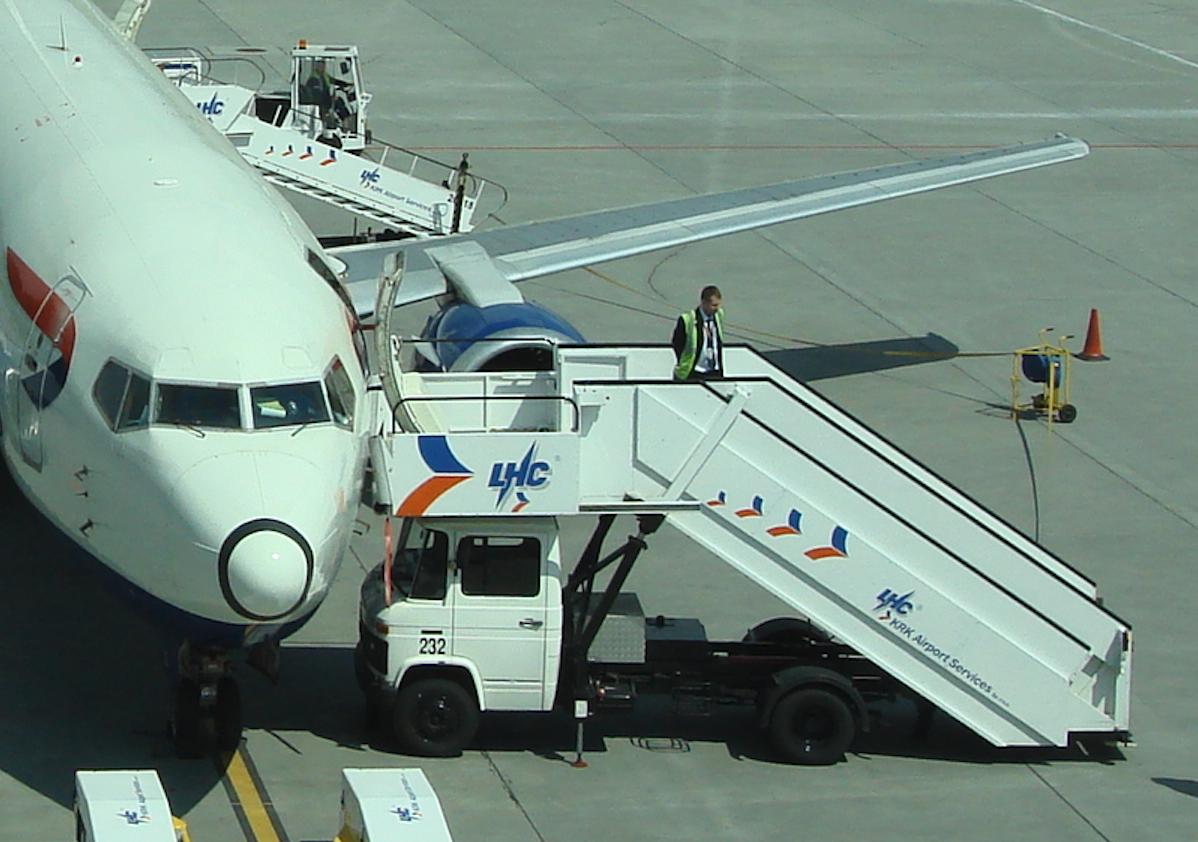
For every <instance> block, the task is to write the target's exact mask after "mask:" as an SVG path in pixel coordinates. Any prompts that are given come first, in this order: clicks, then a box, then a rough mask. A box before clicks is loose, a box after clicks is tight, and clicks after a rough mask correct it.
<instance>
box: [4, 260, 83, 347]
mask: <svg viewBox="0 0 1198 842" xmlns="http://www.w3.org/2000/svg"><path fill="white" fill-rule="evenodd" d="M4 265H5V269H6V270H7V272H8V285H9V286H10V287H12V293H13V295H14V296H16V299H17V303H18V304H20V305H21V309H22V310H24V311H25V314H26V315H27V316H29V318H30V319H32V320H33V323H34V324H36V325H37V329H38V330H39V331H41V332H42V333H43V334H44V335H45V336H46V338H48V339H49V340H50V341H51V342H53V343H54V345H55V347H57V348H58V350H59V353H61V354H62V358H63V360H65V361H66V364H67V365H68V366H70V364H71V355H72V354H74V353H75V319H74V318H72V316H71V309H70V307H68V306H67V303H66V302H65V301H63V300H62V299H61V298H59V297H58V295H57V294H56V293H55V292H54V291H53V290H51V289H50V287H49V285H48V284H47V283H46V282H45V281H43V280H42V279H41V278H40V277H38V274H37V273H36V272H34V271H33V270H32V269H30V268H29V265H28V264H27V263H26V262H25V261H24V260H22V259H21V258H19V257H17V254H16V252H14V251H13V250H12V249H5V250H4ZM42 302H45V306H43V305H42ZM39 308H40V309H39Z"/></svg>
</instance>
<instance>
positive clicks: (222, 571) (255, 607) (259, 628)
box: [0, 0, 1088, 752]
mask: <svg viewBox="0 0 1198 842" xmlns="http://www.w3.org/2000/svg"><path fill="white" fill-rule="evenodd" d="M1087 151H1088V149H1087V147H1086V145H1085V144H1084V143H1082V142H1080V141H1076V140H1070V139H1067V138H1062V139H1057V140H1052V141H1047V142H1045V143H1041V144H1036V145H1031V146H1025V147H1016V148H1012V149H1006V150H996V151H993V152H984V153H978V154H975V155H969V156H961V157H957V158H951V159H946V160H943V161H939V162H931V163H922V162H920V163H911V164H902V165H899V166H897V167H893V168H880V169H876V170H869V171H864V172H860V173H853V174H848V175H843V176H830V177H826V178H823V179H811V180H806V181H798V182H791V183H788V184H782V185H775V186H773V187H768V188H758V189H754V190H745V191H739V192H735V193H729V194H722V195H716V196H705V197H697V198H694V199H684V200H680V201H675V202H666V203H660V204H656V205H648V206H643V207H640V208H634V209H627V210H619V211H607V212H603V213H596V214H590V215H587V216H582V217H577V218H572V219H567V220H560V221H556V222H547V223H538V224H532V225H526V226H515V227H511V228H505V229H501V230H496V231H490V232H483V233H476V234H469V235H460V236H451V237H445V238H437V239H429V240H418V241H408V242H401V243H398V244H397V243H394V242H392V243H375V244H370V245H365V246H354V247H349V248H347V249H343V250H341V251H340V252H338V254H339V255H340V258H341V260H343V261H345V263H346V264H348V265H349V266H350V268H351V270H353V276H354V278H356V279H358V280H359V283H357V284H355V285H354V286H355V290H354V291H355V295H358V294H359V293H360V295H359V297H360V298H361V299H362V304H361V306H360V307H359V308H356V309H360V310H362V311H368V310H370V309H372V308H373V306H374V300H373V299H374V291H375V288H376V285H377V278H378V275H379V271H380V270H379V267H380V266H381V265H382V259H383V256H384V255H385V254H386V253H390V252H394V251H396V250H397V249H402V250H404V251H406V252H407V254H406V258H405V260H406V265H407V273H406V275H405V278H404V281H403V284H402V289H401V293H402V299H401V302H402V300H416V299H419V298H424V297H429V296H433V295H442V294H444V293H445V292H447V291H451V290H453V291H456V292H457V293H458V298H457V299H455V300H453V301H451V302H450V303H449V304H448V306H447V308H446V310H445V312H443V313H442V314H441V316H440V317H439V318H438V319H436V320H435V324H433V325H432V326H431V328H430V334H429V336H430V338H435V339H439V340H450V339H453V340H468V339H478V338H480V337H491V338H495V337H499V338H501V339H503V340H504V341H503V342H500V343H498V344H492V345H489V346H487V347H488V348H489V349H490V350H487V351H486V352H477V351H470V350H469V346H468V345H462V346H460V347H459V348H458V350H455V351H449V350H447V349H448V348H449V345H448V342H447V341H442V342H441V343H440V344H439V345H438V346H437V347H439V348H440V349H441V350H440V351H439V352H438V354H437V355H436V362H437V364H439V365H440V366H441V367H443V368H454V369H462V368H470V367H472V368H482V367H488V366H489V367H495V366H510V365H512V364H513V361H514V362H515V364H520V365H536V364H538V363H537V360H535V359H532V360H530V359H529V356H528V354H529V352H532V354H533V356H534V357H535V355H536V353H537V352H538V350H539V349H541V348H543V340H545V339H546V338H555V337H557V338H565V339H575V338H577V331H576V330H575V329H574V328H572V327H571V326H569V325H568V323H566V322H564V320H560V319H559V318H558V317H556V316H554V315H553V314H551V313H549V312H548V311H544V310H542V309H540V308H537V307H535V305H532V304H529V303H527V302H524V301H523V299H522V297H521V296H520V295H519V293H516V292H514V287H512V283H513V282H515V281H518V280H523V279H526V278H531V277H537V276H540V275H544V274H548V273H550V272H555V271H560V270H563V269H567V268H571V267H574V266H581V265H587V264H591V263H595V262H599V261H602V260H610V259H614V258H617V257H623V256H627V255H630V254H637V253H641V252H644V251H649V250H652V249H657V248H663V247H667V246H672V245H677V244H680V243H684V242H691V241H694V240H698V239H703V238H707V237H714V236H717V235H720V234H726V233H732V232H735V231H741V230H746V229H749V228H754V227H758V226H762V225H769V224H773V223H777V222H783V221H787V220H790V219H797V218H800V217H804V216H809V215H813V214H817V213H824V212H827V211H831V210H835V209H838V208H841V207H849V206H853V205H856V204H863V203H866V202H872V201H879V200H881V199H886V198H890V197H892V196H898V195H905V194H907V193H913V192H920V191H923V190H931V189H935V188H938V187H944V186H948V185H951V184H957V183H962V182H966V181H972V180H976V179H980V178H987V177H990V176H995V175H1001V174H1004V173H1007V172H1015V171H1018V170H1022V169H1029V168H1032V167H1037V166H1042V165H1046V164H1051V163H1056V162H1059V161H1065V160H1070V159H1072V158H1077V157H1081V156H1083V155H1085V154H1086V153H1087ZM0 249H3V252H4V273H5V280H6V281H7V283H5V284H3V285H0V286H2V288H0V363H2V364H3V372H4V380H3V393H2V394H0V424H2V429H3V451H4V456H5V460H6V462H7V464H8V467H9V471H10V473H11V475H12V477H13V479H14V481H15V482H16V483H17V484H18V486H19V487H20V488H21V490H22V491H23V492H24V493H25V494H26V495H27V496H28V497H29V498H30V500H32V501H33V503H34V505H35V506H36V507H37V509H38V510H39V511H40V512H41V513H42V514H43V515H44V516H45V518H46V519H47V520H48V521H49V522H50V523H51V524H53V526H54V527H56V528H57V529H58V530H60V531H61V532H62V533H63V534H65V535H66V536H68V537H69V538H70V539H71V540H72V541H73V542H74V544H75V546H76V547H77V548H78V550H79V555H80V557H81V558H82V559H84V560H85V561H86V562H88V563H89V564H90V565H91V566H92V567H94V568H95V569H96V570H98V571H101V572H102V573H103V574H104V575H105V576H106V577H107V578H108V579H109V580H110V581H111V582H112V583H113V584H114V585H115V588H116V590H117V592H118V593H120V594H121V595H123V596H124V597H126V598H127V599H128V600H129V601H130V602H131V603H132V604H134V605H135V606H137V607H138V608H140V609H141V610H142V611H143V612H144V613H145V614H146V615H147V616H148V617H150V618H151V620H152V621H153V622H154V623H155V625H156V626H157V627H158V628H160V629H161V630H162V632H163V635H164V637H165V639H166V641H167V643H168V645H169V646H170V647H171V650H170V651H171V653H172V654H173V655H176V656H177V657H175V658H174V661H175V662H176V663H177V665H178V669H177V671H176V675H175V679H176V692H175V700H176V701H175V714H174V732H175V738H176V743H177V745H178V747H179V748H180V750H181V751H186V752H192V751H194V750H196V749H197V748H198V747H199V746H200V745H201V733H202V732H204V733H206V732H207V728H206V727H204V722H205V721H206V720H207V719H208V718H210V719H211V720H212V722H213V723H214V729H213V730H214V733H215V739H216V742H217V744H218V745H219V746H220V747H221V748H229V747H232V746H234V745H236V743H237V741H238V739H239V736H240V730H241V718H240V706H239V701H238V691H237V685H236V684H235V683H234V681H233V680H232V678H231V676H230V674H229V666H230V662H231V660H232V658H233V656H234V655H236V654H238V653H240V652H243V651H246V650H249V651H257V652H261V653H266V654H267V655H277V649H278V641H279V640H281V639H282V638H284V637H285V636H286V635H288V634H289V633H291V632H293V631H294V630H296V629H297V628H298V627H299V626H300V625H302V624H303V623H304V622H305V621H306V620H307V619H308V618H309V617H311V615H312V613H313V612H314V611H315V610H316V608H317V606H318V605H319V604H320V602H321V600H322V598H323V597H324V596H325V594H326V592H327V591H328V588H329V586H330V582H331V581H332V579H333V577H334V574H335V572H336V570H337V567H338V565H339V564H340V562H341V559H342V557H343V555H344V554H345V552H346V548H347V545H348V542H349V539H350V535H351V525H352V521H353V518H354V515H355V512H356V508H357V505H358V502H359V495H360V489H361V486H362V482H363V473H364V466H365V461H366V456H365V453H366V449H367V448H366V443H367V438H368V435H369V434H370V433H371V432H373V431H372V430H371V429H370V426H371V419H369V418H367V417H366V416H367V414H368V413H367V411H366V406H367V403H366V371H365V365H366V363H365V359H364V356H363V353H362V349H363V343H362V342H361V341H360V333H359V331H358V328H359V323H358V321H357V314H356V313H355V308H354V307H353V306H351V301H350V297H349V295H348V294H347V289H346V287H345V285H343V284H342V283H341V282H340V281H339V279H338V272H339V271H340V269H341V268H342V265H341V264H340V263H339V262H338V260H337V259H336V258H334V257H331V256H330V254H329V253H328V252H326V251H325V250H324V249H323V248H322V247H321V245H320V243H319V242H318V241H317V239H316V237H315V236H313V234H312V233H311V232H310V231H309V230H308V228H307V227H306V226H305V224H304V223H303V222H302V221H301V219H300V217H299V216H298V215H297V214H296V213H295V212H294V211H293V210H292V208H291V207H290V206H289V205H288V204H287V203H286V202H285V201H284V200H283V199H282V198H281V197H280V196H279V195H278V194H277V193H276V192H275V190H274V189H273V188H272V187H270V186H269V185H267V184H266V183H264V182H263V180H262V178H261V177H260V176H259V175H258V174H256V173H255V171H254V170H252V169H251V168H250V167H249V166H248V165H247V164H246V163H245V162H244V161H243V160H242V159H241V158H240V157H239V156H238V153H237V152H236V151H235V149H234V148H233V146H232V145H231V144H230V143H229V142H228V141H227V140H226V139H225V138H224V137H223V136H222V135H221V134H219V133H218V132H217V131H216V130H214V129H213V127H212V126H211V125H210V124H209V123H208V121H207V120H206V119H205V118H204V117H203V115H201V114H200V113H199V112H198V111H197V109H196V108H195V107H194V105H193V104H192V103H190V102H189V101H188V100H187V98H186V97H185V96H184V94H183V93H181V92H180V91H179V90H178V89H177V88H175V87H174V86H173V85H172V84H170V82H169V81H168V80H167V79H166V78H165V77H164V75H163V74H162V73H161V72H160V71H159V70H157V69H156V68H155V67H154V66H153V65H152V63H151V62H150V61H149V60H147V59H146V58H145V57H144V56H143V55H142V54H141V53H140V52H139V51H138V50H137V49H136V48H135V47H134V46H133V45H132V44H130V43H129V42H128V41H127V40H126V39H125V38H123V37H122V36H121V34H120V33H119V32H118V31H117V30H116V29H115V28H114V27H113V25H112V23H111V21H109V20H108V19H106V18H104V17H103V16H102V15H101V14H100V13H99V12H98V11H97V10H96V9H95V8H94V7H93V6H91V5H90V3H88V2H87V0H4V3H3V8H2V9H0ZM500 314H502V315H503V316H504V317H505V318H504V319H498V318H496V317H497V316H498V315H500ZM513 324H515V325H516V327H513ZM505 355H506V356H505ZM513 355H514V356H513ZM266 660H270V659H269V658H267V659H266Z"/></svg>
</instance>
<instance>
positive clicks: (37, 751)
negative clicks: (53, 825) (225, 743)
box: [0, 467, 220, 837]
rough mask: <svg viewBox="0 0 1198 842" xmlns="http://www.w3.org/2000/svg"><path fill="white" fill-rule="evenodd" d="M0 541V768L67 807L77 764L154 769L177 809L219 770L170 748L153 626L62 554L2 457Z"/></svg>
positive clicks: (207, 786)
mask: <svg viewBox="0 0 1198 842" xmlns="http://www.w3.org/2000/svg"><path fill="white" fill-rule="evenodd" d="M0 547H3V550H2V553H0V617H3V622H2V623H0V675H2V676H3V679H2V681H3V686H4V688H5V692H4V693H0V769H2V770H3V772H4V773H5V774H7V775H9V776H10V777H12V778H13V779H15V780H17V781H20V782H21V783H23V784H24V785H25V786H27V787H29V788H30V789H32V790H34V791H36V792H39V793H41V794H43V795H44V796H46V797H47V798H49V799H51V800H53V801H54V802H56V803H58V804H60V805H62V806H63V807H66V808H69V807H70V806H71V803H72V798H73V795H74V774H75V770H77V769H121V768H124V769H133V768H137V769H144V768H157V769H158V770H159V771H160V773H161V774H162V778H163V781H164V783H165V784H166V786H167V791H168V795H169V797H170V799H171V805H172V807H173V808H174V809H175V811H176V813H182V812H186V811H187V810H188V809H189V808H190V807H191V806H192V805H193V804H195V803H196V802H197V801H198V800H199V799H200V798H202V797H203V796H204V794H206V793H207V792H208V791H209V790H211V788H212V787H214V786H217V785H219V781H220V777H219V775H218V774H217V772H216V769H215V768H214V767H213V765H212V764H210V763H198V764H197V763H187V762H185V761H179V760H176V759H175V758H174V756H173V753H172V751H171V746H170V743H169V741H168V740H167V738H166V723H167V717H168V714H169V710H170V705H169V700H170V692H169V685H168V682H167V673H166V670H165V669H164V668H163V661H162V649H161V647H160V645H159V639H158V636H157V633H156V632H155V631H154V629H153V628H152V627H151V626H149V625H147V624H146V623H145V622H143V621H142V620H141V619H140V618H139V617H138V616H136V615H135V614H133V613H132V612H131V611H130V610H129V609H127V608H126V607H125V605H124V604H123V603H122V602H120V601H119V600H118V599H116V598H115V596H114V595H113V594H111V593H109V592H108V591H107V590H105V589H104V588H103V587H102V586H101V585H100V584H99V582H98V581H97V580H95V579H93V578H92V576H91V575H90V574H89V573H88V572H87V570H86V568H85V567H84V566H83V565H81V564H80V563H79V562H78V561H77V560H76V559H75V558H73V557H72V555H73V554H72V545H71V544H70V542H69V541H68V540H67V539H66V538H65V537H64V536H62V535H60V534H59V533H58V532H57V531H56V530H55V529H54V528H53V527H51V526H50V525H49V523H47V522H46V521H45V520H43V519H42V518H41V516H40V515H38V514H37V512H36V510H35V509H34V508H33V506H32V505H31V504H30V503H29V502H28V501H27V500H26V499H25V498H24V496H23V495H22V494H21V493H20V491H19V490H18V489H17V487H16V486H15V484H14V483H13V481H12V479H11V477H10V476H9V474H8V470H7V468H6V467H0ZM69 834H70V825H69V824H68V823H64V825H63V827H62V833H60V834H58V835H60V836H63V837H66V836H68V835H69Z"/></svg>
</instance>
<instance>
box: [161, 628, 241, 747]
mask: <svg viewBox="0 0 1198 842" xmlns="http://www.w3.org/2000/svg"><path fill="white" fill-rule="evenodd" d="M229 668H230V664H229V657H228V654H227V653H226V652H223V651H219V650H200V651H193V650H192V649H191V647H190V646H189V645H188V644H186V643H185V644H183V646H182V647H180V649H179V680H178V681H177V682H176V684H175V689H174V708H173V713H172V717H171V724H170V732H171V737H172V739H173V741H174V745H175V754H176V755H178V756H179V757H186V758H196V757H202V756H204V754H205V753H207V752H208V751H210V750H212V749H215V750H216V751H218V752H225V751H233V750H234V749H236V748H237V746H238V745H239V744H240V743H241V691H240V690H239V688H238V686H237V681H236V680H235V679H234V678H233V676H232V675H230V669H229Z"/></svg>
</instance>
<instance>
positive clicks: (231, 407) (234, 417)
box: [154, 383, 241, 430]
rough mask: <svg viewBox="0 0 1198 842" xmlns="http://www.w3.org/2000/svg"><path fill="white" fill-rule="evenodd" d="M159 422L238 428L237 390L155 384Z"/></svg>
mask: <svg viewBox="0 0 1198 842" xmlns="http://www.w3.org/2000/svg"><path fill="white" fill-rule="evenodd" d="M154 420H155V421H157V422H158V423H159V424H181V425H183V426H185V427H220V428H225V429H233V430H237V429H240V428H241V411H240V408H239V407H238V403H237V389H235V388H232V387H228V386H191V385H186V386H185V385H181V384H175V383H160V384H158V413H157V416H156V417H155V419H154Z"/></svg>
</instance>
